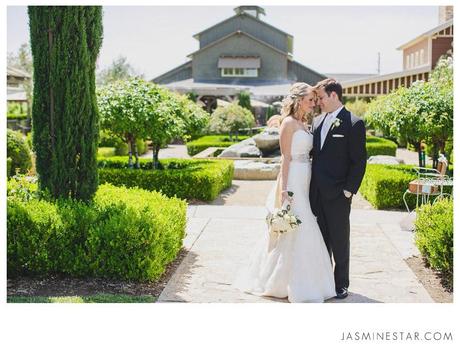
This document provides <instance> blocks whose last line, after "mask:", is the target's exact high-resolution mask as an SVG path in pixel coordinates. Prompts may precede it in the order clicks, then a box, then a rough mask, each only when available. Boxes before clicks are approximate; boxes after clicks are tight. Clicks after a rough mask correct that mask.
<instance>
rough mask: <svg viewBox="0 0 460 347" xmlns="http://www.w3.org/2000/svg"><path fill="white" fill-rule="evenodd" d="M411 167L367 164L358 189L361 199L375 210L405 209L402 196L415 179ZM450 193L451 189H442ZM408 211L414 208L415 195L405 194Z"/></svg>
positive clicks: (414, 173) (415, 176) (415, 175)
mask: <svg viewBox="0 0 460 347" xmlns="http://www.w3.org/2000/svg"><path fill="white" fill-rule="evenodd" d="M412 168H413V166H411V165H381V164H367V166H366V173H365V175H364V179H363V182H362V183H361V187H360V188H359V191H360V193H361V194H362V195H363V197H364V198H365V199H366V200H367V201H369V202H370V203H371V204H372V206H374V207H375V208H377V209H405V208H406V207H405V205H404V200H403V194H404V192H405V191H406V190H407V189H408V187H409V182H410V181H412V180H414V179H416V178H417V174H416V172H415V171H414V170H413V169H412ZM443 191H444V192H445V193H451V192H452V187H444V189H443ZM406 201H407V203H408V205H409V208H410V209H413V208H415V205H416V195H415V194H407V195H406Z"/></svg>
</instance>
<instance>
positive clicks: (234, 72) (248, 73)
mask: <svg viewBox="0 0 460 347" xmlns="http://www.w3.org/2000/svg"><path fill="white" fill-rule="evenodd" d="M258 75H259V69H254V68H240V67H226V68H223V69H221V76H222V77H257V76H258Z"/></svg>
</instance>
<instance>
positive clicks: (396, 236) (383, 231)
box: [145, 145, 433, 303]
mask: <svg viewBox="0 0 460 347" xmlns="http://www.w3.org/2000/svg"><path fill="white" fill-rule="evenodd" d="M145 156H146V157H150V156H151V153H147V154H146V155H145ZM173 157H177V158H180V157H182V158H187V157H189V156H188V154H187V151H186V148H185V146H184V145H169V146H168V148H166V149H162V150H161V151H160V158H173ZM397 157H398V158H402V159H404V160H405V163H406V164H413V165H417V153H414V152H410V151H408V150H404V149H398V151H397ZM273 184H274V181H243V180H233V184H232V186H231V187H230V188H229V189H227V190H225V191H223V192H222V193H221V194H220V196H219V197H218V198H217V199H216V200H214V201H213V202H211V203H210V204H209V205H191V206H189V208H188V222H187V236H186V238H185V239H184V247H185V248H186V249H187V250H188V254H187V256H186V257H185V258H184V260H183V261H182V263H181V265H180V266H179V267H178V269H177V270H176V272H175V274H174V275H173V277H172V278H171V279H170V281H169V282H168V284H167V286H166V287H165V289H164V290H163V292H162V294H161V295H160V297H159V299H158V302H195V303H213V302H225V303H243V302H247V303H260V302H262V303H277V302H286V300H285V299H276V298H268V297H258V296H254V295H249V294H246V293H241V292H240V291H238V290H237V289H235V288H233V287H232V283H233V281H234V280H235V278H236V276H237V273H238V271H239V270H240V269H241V268H242V267H243V266H244V265H245V263H246V261H247V260H248V258H249V256H250V255H251V252H252V249H253V247H254V245H255V244H256V242H257V240H258V239H259V238H260V236H261V235H262V233H264V232H266V225H265V214H266V211H265V207H264V203H265V199H266V197H267V195H268V193H269V192H270V189H271V187H272V186H273ZM407 220H408V215H407V213H404V212H393V211H377V210H375V209H373V207H372V206H371V205H370V204H369V203H368V202H367V201H366V200H365V199H363V198H362V196H360V194H358V195H357V196H355V197H354V198H353V204H352V213H351V259H350V261H351V263H350V282H351V283H350V288H349V290H350V295H349V297H348V298H347V299H345V300H336V299H331V300H328V303H334V302H340V303H378V302H388V303H422V302H426V303H431V302H433V300H432V299H431V297H430V295H429V294H428V292H427V291H426V290H425V288H424V287H423V286H422V284H421V283H420V282H419V281H418V280H417V278H416V276H415V275H414V273H413V272H412V271H411V270H410V268H409V267H408V266H407V264H406V263H405V261H404V259H407V258H409V257H411V256H412V255H418V254H419V252H418V250H417V248H416V247H415V245H414V240H413V236H414V234H413V233H412V232H410V231H406V230H405V229H407V228H404V227H402V225H403V224H404V223H407Z"/></svg>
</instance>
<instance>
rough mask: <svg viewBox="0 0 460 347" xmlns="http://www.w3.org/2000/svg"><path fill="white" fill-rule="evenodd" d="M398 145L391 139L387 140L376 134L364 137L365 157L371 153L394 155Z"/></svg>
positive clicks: (371, 154)
mask: <svg viewBox="0 0 460 347" xmlns="http://www.w3.org/2000/svg"><path fill="white" fill-rule="evenodd" d="M397 148H398V145H397V144H396V143H394V142H393V141H391V140H387V139H384V138H381V137H376V136H367V137H366V151H367V157H368V158H369V157H371V156H373V155H391V156H393V157H394V156H396V149H397Z"/></svg>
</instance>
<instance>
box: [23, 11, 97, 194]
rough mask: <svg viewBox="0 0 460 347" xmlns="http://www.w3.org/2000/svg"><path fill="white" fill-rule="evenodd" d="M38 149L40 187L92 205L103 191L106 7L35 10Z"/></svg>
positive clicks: (32, 30) (31, 15)
mask: <svg viewBox="0 0 460 347" xmlns="http://www.w3.org/2000/svg"><path fill="white" fill-rule="evenodd" d="M28 14H29V27H30V28H29V29H30V42H31V51H32V57H33V71H34V88H33V98H32V127H33V129H34V136H33V144H34V148H35V151H36V170H37V174H38V177H39V187H40V189H41V190H47V191H49V192H50V193H51V195H52V196H53V197H55V198H59V197H63V198H68V197H71V198H76V199H79V200H83V201H89V200H91V199H92V198H93V196H94V194H95V193H96V190H97V186H98V181H99V179H98V174H97V147H98V137H99V116H98V113H97V107H96V83H95V68H96V58H97V56H98V53H99V49H100V47H101V45H102V7H101V6H29V8H28Z"/></svg>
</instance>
